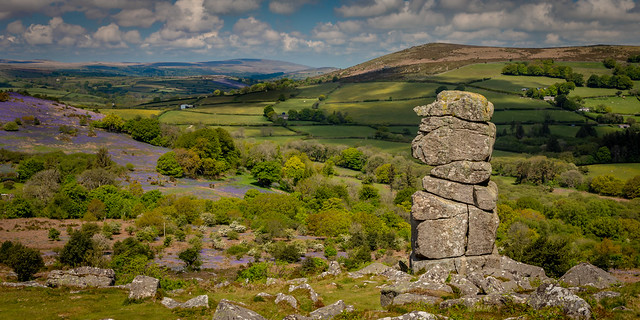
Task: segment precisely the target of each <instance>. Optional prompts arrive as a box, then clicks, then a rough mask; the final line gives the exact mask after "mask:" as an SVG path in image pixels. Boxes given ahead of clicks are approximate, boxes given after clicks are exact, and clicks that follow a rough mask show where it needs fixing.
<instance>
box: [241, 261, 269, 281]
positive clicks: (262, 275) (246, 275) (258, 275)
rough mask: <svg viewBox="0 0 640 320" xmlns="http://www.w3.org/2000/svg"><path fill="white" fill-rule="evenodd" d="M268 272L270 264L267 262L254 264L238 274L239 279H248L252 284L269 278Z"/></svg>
mask: <svg viewBox="0 0 640 320" xmlns="http://www.w3.org/2000/svg"><path fill="white" fill-rule="evenodd" d="M268 270H269V263H267V262H260V263H253V264H251V265H250V266H249V267H248V268H246V269H244V270H240V272H238V279H241V280H245V279H246V280H249V281H250V282H256V281H260V280H264V279H266V278H267V276H268Z"/></svg>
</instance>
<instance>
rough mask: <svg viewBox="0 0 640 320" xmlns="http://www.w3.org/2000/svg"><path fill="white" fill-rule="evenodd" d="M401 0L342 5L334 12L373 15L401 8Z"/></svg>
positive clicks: (360, 15) (350, 15) (345, 14)
mask: <svg viewBox="0 0 640 320" xmlns="http://www.w3.org/2000/svg"><path fill="white" fill-rule="evenodd" d="M402 6H403V1H402V0H374V1H373V3H372V4H367V5H352V6H347V5H344V6H342V7H340V8H336V12H338V13H340V14H341V15H342V16H344V17H374V16H379V15H382V14H385V13H388V12H391V11H395V10H397V9H400V8H402Z"/></svg>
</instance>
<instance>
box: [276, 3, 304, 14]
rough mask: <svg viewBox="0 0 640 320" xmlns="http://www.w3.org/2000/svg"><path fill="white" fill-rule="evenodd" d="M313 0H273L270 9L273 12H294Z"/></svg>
mask: <svg viewBox="0 0 640 320" xmlns="http://www.w3.org/2000/svg"><path fill="white" fill-rule="evenodd" d="M310 2H311V0H271V1H270V2H269V10H270V11H271V12H273V13H279V14H292V13H294V12H296V11H297V10H298V9H299V8H300V7H302V6H303V5H305V4H307V3H310Z"/></svg>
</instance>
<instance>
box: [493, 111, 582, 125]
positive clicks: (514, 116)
mask: <svg viewBox="0 0 640 320" xmlns="http://www.w3.org/2000/svg"><path fill="white" fill-rule="evenodd" d="M546 114H548V115H550V116H551V119H553V120H555V121H557V122H558V121H561V122H575V123H579V122H584V119H585V118H584V117H583V116H581V115H579V114H577V113H575V112H571V111H565V110H517V111H510V110H509V111H497V112H495V113H494V114H493V118H492V119H491V121H493V122H494V123H499V124H508V123H511V122H512V121H520V122H535V123H542V122H543V121H544V117H545V115H546Z"/></svg>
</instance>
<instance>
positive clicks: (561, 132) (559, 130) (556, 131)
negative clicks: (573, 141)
mask: <svg viewBox="0 0 640 320" xmlns="http://www.w3.org/2000/svg"><path fill="white" fill-rule="evenodd" d="M522 127H523V128H524V132H526V133H528V132H529V131H531V128H532V127H533V125H528V124H525V125H523V126H522ZM496 128H497V129H498V132H502V131H503V130H504V129H507V133H511V125H510V124H499V125H497V126H496ZM549 129H550V130H551V134H552V135H555V136H559V137H575V136H576V133H578V130H580V127H579V126H571V125H550V126H549Z"/></svg>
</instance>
